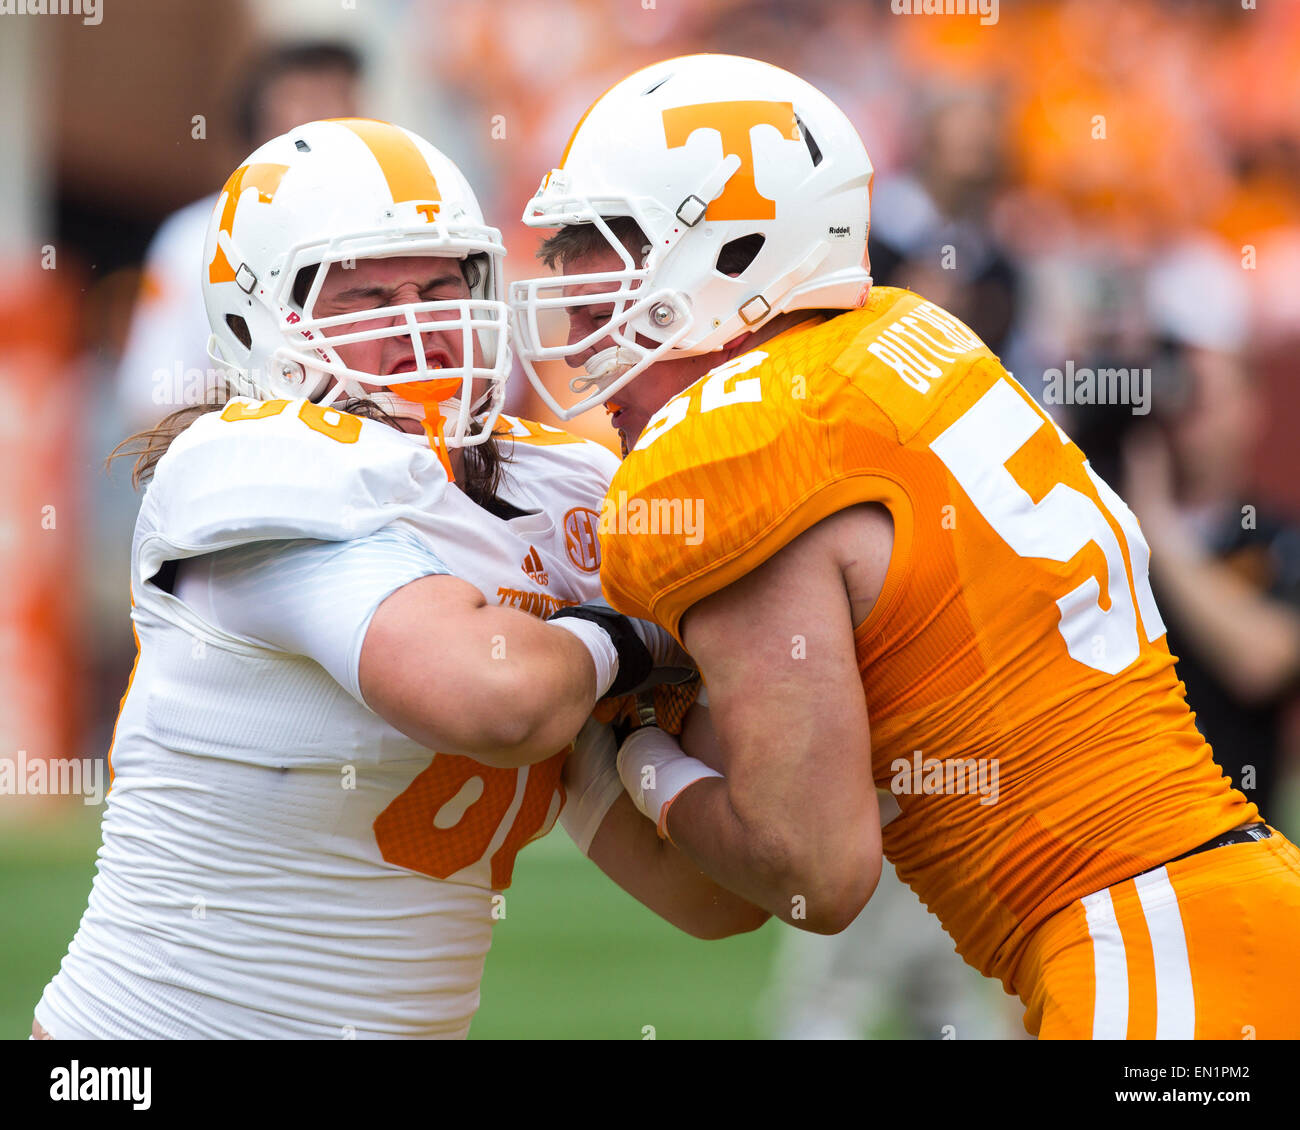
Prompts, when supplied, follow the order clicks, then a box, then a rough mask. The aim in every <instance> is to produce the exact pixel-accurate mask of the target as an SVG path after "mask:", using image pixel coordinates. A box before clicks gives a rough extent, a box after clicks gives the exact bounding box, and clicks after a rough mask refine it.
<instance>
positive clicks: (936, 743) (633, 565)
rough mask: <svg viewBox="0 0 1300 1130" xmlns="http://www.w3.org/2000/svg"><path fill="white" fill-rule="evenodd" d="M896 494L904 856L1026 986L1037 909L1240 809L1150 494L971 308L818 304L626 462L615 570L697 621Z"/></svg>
mask: <svg viewBox="0 0 1300 1130" xmlns="http://www.w3.org/2000/svg"><path fill="white" fill-rule="evenodd" d="M864 502H876V503H880V504H883V505H884V506H886V507H887V508H888V509H889V512H890V514H891V515H892V517H893V522H894V549H893V556H892V559H891V562H890V567H889V571H888V574H887V577H886V580H885V585H884V589H883V591H882V592H881V595H880V598H879V600H878V601H877V603H876V605H875V608H874V609H873V611H872V613H871V614H870V616H869V617H868V618H867V620H866V621H864V622H863V623H862V624H860V625H858V626H857V630H856V633H855V639H856V646H857V658H858V665H859V668H860V670H861V672H862V689H863V693H864V695H865V696H866V702H867V708H868V716H869V718H870V723H871V739H872V740H871V745H872V768H873V776H874V778H875V781H876V785H877V786H878V787H879V788H882V789H891V790H892V791H893V792H894V793H895V794H896V795H897V797H898V800H899V803H900V806H901V809H902V813H901V815H900V816H899V817H897V818H896V819H895V820H894V821H892V822H891V823H889V824H888V825H886V827H885V829H884V848H885V853H886V855H887V856H888V857H889V859H890V861H891V862H892V863H893V864H894V866H895V867H896V868H897V870H898V873H899V875H900V876H902V878H903V879H904V880H905V881H906V882H908V883H909V884H910V885H911V886H912V887H913V888H914V889H915V890H916V892H917V893H918V894H919V895H920V896H921V898H922V899H923V900H924V902H925V903H926V904H927V905H928V906H929V908H930V909H931V910H932V911H933V912H934V913H935V914H937V915H938V917H939V919H940V920H941V921H942V923H943V925H944V927H945V929H947V931H948V932H949V933H950V934H951V935H952V936H953V938H954V940H955V941H956V943H957V949H958V952H959V953H961V954H962V955H963V956H964V957H965V958H966V960H967V961H969V962H970V963H971V964H972V965H974V966H976V968H978V969H980V970H981V971H982V972H984V973H985V974H987V975H990V976H996V977H1000V978H1002V980H1003V982H1004V984H1006V985H1007V986H1008V988H1010V982H1011V977H1012V976H1013V974H1014V972H1015V967H1016V963H1017V961H1018V959H1019V956H1020V954H1021V952H1022V950H1023V948H1024V946H1025V943H1026V941H1027V940H1028V938H1029V936H1030V934H1031V933H1032V932H1033V930H1034V929H1035V928H1036V927H1037V926H1038V925H1039V924H1040V923H1041V922H1043V921H1044V920H1045V919H1046V918H1048V917H1049V916H1050V915H1052V914H1053V913H1055V912H1056V911H1058V910H1060V909H1061V908H1063V907H1065V906H1067V905H1068V904H1069V903H1071V902H1072V901H1074V900H1075V899H1078V898H1080V897H1082V896H1085V895H1088V894H1091V893H1093V892H1095V891H1098V890H1101V889H1102V888H1104V887H1107V886H1109V885H1110V884H1112V883H1115V882H1118V881H1120V880H1122V879H1125V878H1128V877H1130V876H1132V875H1135V874H1137V873H1138V872H1139V871H1142V870H1143V869H1145V868H1148V867H1151V866H1154V865H1157V864H1160V863H1162V862H1164V861H1166V860H1169V859H1172V858H1173V857H1175V856H1177V855H1179V854H1181V853H1182V852H1184V851H1187V850H1189V849H1190V848H1193V847H1196V846H1197V845H1199V844H1201V843H1203V842H1205V841H1206V840H1208V839H1210V838H1211V837H1213V836H1215V835H1218V834H1219V833H1222V832H1224V831H1226V830H1228V829H1230V828H1233V827H1235V826H1236V825H1238V824H1241V823H1243V822H1244V821H1247V820H1250V819H1255V818H1257V812H1256V809H1255V806H1254V805H1252V804H1250V803H1249V802H1248V801H1247V800H1246V799H1245V798H1244V797H1243V796H1242V795H1241V794H1240V793H1238V792H1236V791H1235V790H1234V789H1232V788H1231V786H1230V785H1229V783H1228V781H1227V780H1226V779H1225V778H1224V777H1223V775H1222V774H1221V773H1220V771H1219V769H1218V767H1217V766H1216V765H1215V764H1214V762H1213V760H1212V756H1211V751H1210V748H1209V746H1208V745H1206V743H1205V741H1204V740H1203V739H1202V738H1201V736H1200V734H1199V733H1198V731H1197V730H1196V727H1195V725H1194V723H1193V715H1192V713H1191V711H1190V710H1189V709H1188V707H1187V703H1186V701H1185V699H1184V695H1183V686H1182V684H1181V683H1180V682H1179V681H1178V678H1177V676H1176V675H1175V672H1174V657H1173V656H1172V655H1170V653H1169V649H1168V647H1167V645H1166V643H1165V639H1164V631H1165V629H1164V625H1163V623H1162V622H1161V620H1160V615H1159V612H1158V610H1157V609H1156V605H1155V601H1154V599H1153V598H1152V597H1151V590H1150V586H1149V583H1148V580H1147V561H1148V550H1147V547H1146V543H1145V541H1144V540H1143V538H1142V534H1141V531H1140V530H1139V528H1138V524H1137V521H1136V519H1135V518H1134V517H1133V514H1132V512H1131V511H1130V510H1129V509H1128V507H1127V506H1125V504H1124V503H1123V502H1122V501H1121V500H1120V498H1119V497H1118V496H1117V495H1116V494H1115V493H1114V492H1113V491H1112V490H1111V489H1110V488H1109V487H1108V486H1107V485H1106V484H1105V483H1104V482H1103V481H1102V480H1100V479H1099V478H1097V477H1096V475H1094V474H1093V472H1092V470H1091V468H1090V467H1089V466H1088V464H1087V462H1086V460H1085V457H1084V454H1083V452H1082V451H1080V450H1079V448H1078V447H1076V446H1075V445H1074V444H1073V443H1071V442H1070V441H1069V439H1068V438H1067V437H1066V435H1065V434H1064V433H1063V432H1062V431H1061V430H1060V429H1059V428H1058V427H1057V426H1056V425H1055V424H1054V423H1053V422H1052V421H1051V420H1050V419H1049V418H1048V417H1047V416H1046V415H1045V414H1044V413H1043V412H1042V410H1041V409H1040V408H1038V406H1037V405H1036V404H1035V403H1034V402H1033V400H1032V399H1031V398H1030V397H1029V396H1028V395H1027V394H1026V393H1025V391H1024V390H1023V389H1022V388H1021V387H1020V386H1019V385H1018V384H1017V383H1016V382H1015V381H1014V380H1013V379H1012V377H1011V376H1010V374H1008V373H1007V372H1006V370H1004V369H1003V368H1002V366H1001V365H1000V364H999V363H998V360H997V358H996V357H994V356H993V354H992V353H991V352H990V351H989V350H988V348H987V347H986V346H984V345H983V344H982V343H981V342H980V341H979V339H978V338H976V337H975V336H974V334H972V333H971V331H970V330H969V329H968V328H967V327H966V326H964V325H963V324H962V323H960V322H959V321H957V320H956V319H955V318H953V317H952V316H951V315H949V314H947V313H946V312H944V311H943V310H940V309H939V308H938V307H936V306H934V305H933V304H931V303H928V302H926V301H925V300H924V299H922V298H921V297H920V296H918V295H916V294H912V293H909V292H907V291H900V290H895V289H889V288H876V289H875V290H873V291H872V294H871V296H870V299H869V302H868V304H867V305H866V306H864V307H863V308H862V309H860V310H853V311H849V312H846V313H844V314H841V315H839V316H837V317H833V318H831V319H829V320H826V321H816V320H810V321H809V322H805V323H803V324H801V325H798V326H796V327H795V328H793V329H791V330H789V331H787V332H785V333H783V334H781V335H779V336H778V337H776V338H773V339H772V340H770V341H768V342H765V343H763V344H762V345H761V346H760V347H758V348H757V349H754V350H752V351H750V352H749V353H746V354H743V355H741V356H740V357H737V358H736V359H734V360H733V361H730V362H728V363H727V364H725V365H723V366H720V367H719V368H718V369H715V370H714V371H713V372H712V373H711V374H709V375H707V376H705V377H704V378H702V379H701V380H699V381H697V382H696V383H695V384H693V385H692V386H691V387H690V388H688V389H687V390H685V391H684V392H683V393H681V394H680V395H679V396H677V397H675V398H674V399H673V400H671V401H669V402H668V403H667V404H666V405H664V407H663V408H661V409H660V410H659V412H657V413H656V414H655V415H654V416H653V417H652V418H651V420H650V421H649V423H648V424H647V426H646V429H645V431H644V432H643V433H642V436H641V438H640V439H639V440H638V442H637V444H636V446H635V448H634V449H633V450H632V452H631V453H630V454H629V456H628V458H627V459H626V460H625V461H624V463H623V465H622V467H621V468H620V470H619V472H618V473H617V475H616V476H615V478H614V481H613V482H612V484H611V486H610V493H609V496H608V498H607V500H606V506H605V511H604V513H603V514H602V521H601V544H602V550H603V554H604V563H603V566H602V573H601V579H602V584H603V587H604V591H605V595H606V597H607V598H608V600H609V601H610V602H611V603H612V604H613V605H614V606H615V607H616V608H618V609H620V610H621V611H623V612H625V613H627V614H629V615H632V616H639V617H642V618H646V619H650V620H655V621H657V622H658V623H660V624H662V625H663V626H664V627H666V628H668V629H669V630H671V631H673V632H674V633H677V634H678V635H679V636H680V622H681V618H682V615H683V614H684V613H685V612H686V611H687V609H689V608H690V607H691V606H692V605H693V604H694V603H696V602H697V601H699V600H701V599H702V598H704V597H706V596H708V595H709V594H711V593H713V592H716V591H718V590H719V589H721V588H723V587H724V586H726V585H728V584H729V583H731V582H732V581H734V580H736V579H737V578H739V577H741V576H744V575H745V574H746V573H748V572H750V571H752V570H753V569H754V568H756V567H757V566H758V565H759V564H761V563H762V562H763V561H765V560H766V559H767V558H769V557H770V556H772V555H773V554H774V553H776V552H777V551H778V550H779V549H780V548H781V547H782V546H784V545H786V544H787V543H788V542H790V541H791V540H793V539H794V538H795V537H797V536H798V535H799V534H800V533H802V532H803V531H804V530H806V529H808V528H809V527H811V526H812V525H814V524H815V523H816V522H818V521H819V520H820V519H822V518H824V517H826V516H828V515H829V514H832V513H834V512H836V511H838V510H841V509H843V508H844V507H847V506H851V505H854V504H857V503H864Z"/></svg>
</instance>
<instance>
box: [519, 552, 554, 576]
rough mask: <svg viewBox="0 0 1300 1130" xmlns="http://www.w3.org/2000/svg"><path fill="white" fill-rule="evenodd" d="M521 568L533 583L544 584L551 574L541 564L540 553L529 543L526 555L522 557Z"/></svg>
mask: <svg viewBox="0 0 1300 1130" xmlns="http://www.w3.org/2000/svg"><path fill="white" fill-rule="evenodd" d="M523 570H524V572H525V573H527V574H528V576H529V577H530V578H531V579H532V580H533V582H534V583H535V584H539V585H546V584H550V582H551V575H550V574H549V573H548V572H547V571H546V567H545V566H544V565H543V564H542V558H541V554H539V553H538V552H537V550H536V549H535V548H534V547H533V546H531V545H530V546H529V547H528V555H527V556H526V557H525V558H524V564H523Z"/></svg>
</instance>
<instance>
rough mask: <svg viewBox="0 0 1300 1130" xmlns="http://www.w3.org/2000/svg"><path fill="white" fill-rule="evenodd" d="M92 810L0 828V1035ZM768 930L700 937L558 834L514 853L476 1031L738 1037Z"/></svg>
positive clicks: (74, 900) (44, 944)
mask: <svg viewBox="0 0 1300 1130" xmlns="http://www.w3.org/2000/svg"><path fill="white" fill-rule="evenodd" d="M100 811H101V810H100V809H98V808H83V807H82V806H77V810H76V811H72V810H71V806H70V808H69V814H68V816H67V818H66V819H60V820H57V821H53V822H47V823H42V824H38V825H31V824H27V823H26V822H24V824H22V825H8V826H0V908H3V911H2V913H3V923H4V925H3V927H2V928H0V963H2V964H0V968H2V969H3V974H2V975H0V1038H8V1039H15V1038H17V1039H25V1038H26V1037H27V1035H28V1033H29V1032H30V1031H31V1022H32V1006H33V1005H34V1004H35V1003H36V1001H37V999H38V998H39V997H40V994H41V990H42V989H43V988H44V986H45V983H46V982H47V981H48V980H49V978H50V977H51V976H52V975H53V974H54V973H55V971H56V970H57V969H58V967H59V961H60V960H61V959H62V957H63V954H64V952H65V951H66V950H67V946H68V942H69V940H70V939H71V938H72V935H73V934H74V933H75V931H76V928H77V923H78V921H80V918H81V912H82V910H83V909H84V908H85V904H86V896H87V894H88V892H89V890H90V884H91V881H92V879H93V878H94V874H95V864H94V856H95V849H96V848H97V847H98V846H99V813H100ZM777 929H778V927H777V926H775V925H773V924H771V923H769V924H768V925H767V926H765V927H764V928H763V929H762V930H759V931H757V932H755V933H753V934H746V935H742V936H741V937H738V938H729V939H727V940H725V941H721V942H701V941H696V940H695V939H694V938H690V937H687V936H686V935H685V934H683V933H681V932H680V931H678V930H676V929H674V928H673V927H671V926H669V925H668V924H667V923H665V922H663V921H661V920H660V919H659V918H657V917H655V916H654V915H653V914H651V913H650V912H649V911H648V910H646V909H645V908H644V907H642V906H641V905H640V904H639V903H637V902H636V901H634V900H633V899H632V898H631V897H630V896H629V895H626V894H624V893H623V892H622V891H621V890H619V889H618V888H617V887H616V886H615V885H614V884H613V883H611V882H610V881H609V880H608V879H606V878H605V876H604V875H602V874H601V873H600V872H599V871H597V870H596V868H595V866H594V865H593V864H591V863H590V862H588V861H587V860H586V859H584V858H583V857H582V856H581V855H580V854H579V853H578V851H577V849H576V848H574V847H573V845H572V843H571V842H570V841H569V839H568V837H567V836H566V835H565V834H564V833H563V832H562V831H556V832H554V833H552V834H551V835H549V836H547V837H546V838H545V839H543V840H540V841H539V842H537V843H535V844H532V845H530V846H529V847H528V848H526V849H525V850H524V851H523V852H522V853H521V854H520V856H519V862H518V864H517V866H516V868H515V880H514V884H513V885H512V886H511V888H510V890H509V891H508V892H507V895H506V917H505V918H504V919H502V920H501V921H499V922H498V923H497V924H496V928H495V934H494V938H493V942H492V951H491V953H489V955H488V960H487V972H486V975H485V977H484V979H483V995H482V1005H481V1007H480V1009H479V1012H478V1016H477V1017H476V1019H475V1021H474V1027H473V1030H472V1032H471V1038H474V1039H510V1038H519V1039H571V1038H589V1039H626V1040H640V1039H644V1038H646V1036H647V1035H648V1033H645V1032H644V1029H645V1028H646V1027H647V1026H650V1027H652V1028H653V1029H654V1034H655V1036H656V1038H658V1039H688V1038H694V1039H718V1038H722V1039H745V1038H753V1037H757V1036H759V1035H761V1033H760V1032H759V1030H758V1028H757V1024H756V1019H755V1004H756V1002H757V1001H758V999H759V995H760V993H761V991H762V988H763V985H764V983H765V981H766V978H767V971H768V967H769V964H770V960H771V956H772V950H773V948H774V945H775V940H776V934H775V931H776V930H777Z"/></svg>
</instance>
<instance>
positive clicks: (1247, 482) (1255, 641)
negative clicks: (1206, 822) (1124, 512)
mask: <svg viewBox="0 0 1300 1130" xmlns="http://www.w3.org/2000/svg"><path fill="white" fill-rule="evenodd" d="M1234 266H1235V264H1234V262H1233V260H1232V259H1231V257H1228V258H1227V260H1226V261H1218V262H1216V261H1215V259H1214V258H1213V257H1210V256H1206V255H1204V254H1196V253H1193V254H1187V253H1184V252H1179V253H1177V254H1175V256H1173V257H1172V258H1171V260H1170V261H1169V262H1167V263H1165V264H1162V265H1160V266H1158V267H1157V268H1155V269H1154V270H1153V271H1152V273H1151V276H1150V287H1149V303H1150V308H1151V311H1152V316H1153V320H1154V324H1155V326H1156V328H1157V330H1158V331H1159V332H1161V333H1162V334H1163V348H1162V350H1161V352H1160V353H1158V354H1157V362H1156V363H1157V365H1159V366H1160V367H1161V368H1162V369H1163V376H1164V378H1165V379H1164V381H1163V382H1162V384H1160V385H1157V391H1156V398H1155V408H1156V411H1153V413H1152V415H1151V417H1150V422H1149V423H1146V424H1145V426H1142V427H1139V428H1134V429H1132V431H1131V433H1130V434H1129V435H1128V437H1127V438H1126V440H1125V442H1124V444H1123V452H1122V453H1123V457H1124V470H1125V474H1124V479H1123V483H1122V488H1121V494H1122V495H1123V497H1124V498H1125V499H1126V500H1127V501H1128V502H1129V504H1130V505H1131V506H1132V508H1133V509H1134V511H1135V512H1136V513H1137V515H1138V518H1139V519H1140V520H1141V522H1142V530H1143V533H1144V534H1145V536H1146V539H1147V541H1148V542H1149V544H1150V546H1151V580H1152V586H1153V589H1154V591H1155V595H1156V600H1157V602H1158V604H1159V606H1160V609H1161V613H1162V615H1163V617H1164V619H1165V623H1166V625H1167V627H1168V629H1169V648H1170V650H1171V651H1172V652H1173V653H1174V654H1175V655H1176V656H1177V657H1178V671H1179V675H1180V677H1181V678H1182V680H1183V682H1184V684H1185V685H1186V687H1187V701H1188V703H1189V704H1190V705H1191V707H1192V709H1193V710H1195V711H1196V724H1197V726H1198V727H1199V728H1200V731H1201V733H1202V734H1203V735H1204V737H1205V739H1206V740H1207V741H1208V742H1209V743H1210V745H1211V746H1212V747H1213V748H1214V753H1215V760H1216V761H1217V762H1218V764H1219V765H1220V766H1221V767H1222V768H1223V770H1224V772H1225V774H1227V776H1229V777H1231V778H1232V780H1233V782H1234V783H1235V784H1236V785H1237V787H1238V788H1241V789H1242V790H1243V791H1244V792H1245V793H1246V795H1247V796H1248V797H1249V798H1250V799H1252V800H1254V801H1255V803H1256V804H1258V805H1259V808H1260V811H1261V813H1262V814H1263V816H1264V817H1265V819H1267V820H1269V821H1270V822H1271V823H1273V824H1275V825H1278V826H1280V827H1281V830H1282V831H1284V832H1285V833H1286V834H1287V835H1288V836H1291V837H1293V838H1294V836H1295V835H1296V833H1297V831H1298V829H1296V828H1294V827H1290V828H1289V827H1287V826H1286V825H1287V814H1286V813H1284V812H1282V811H1280V807H1281V785H1282V783H1283V779H1284V773H1285V768H1286V767H1285V766H1284V764H1282V757H1281V748H1282V729H1283V718H1284V714H1285V712H1286V710H1287V708H1288V706H1289V705H1290V704H1291V703H1293V702H1294V701H1295V698H1296V692H1297V691H1298V690H1300V526H1297V525H1295V524H1294V523H1292V522H1290V521H1288V520H1287V519H1286V518H1284V517H1283V516H1282V515H1281V514H1279V513H1276V512H1274V511H1273V510H1272V509H1271V508H1270V507H1269V505H1268V504H1267V503H1266V502H1263V503H1262V502H1261V500H1260V499H1259V497H1258V494H1257V492H1256V491H1255V490H1253V489H1252V487H1253V484H1252V482H1251V479H1250V470H1251V464H1252V461H1253V457H1254V454H1255V450H1256V445H1257V443H1258V440H1259V435H1260V426H1261V422H1262V418H1263V412H1264V411H1265V405H1264V404H1263V403H1262V402H1261V394H1260V388H1259V385H1258V383H1257V380H1256V378H1255V376H1254V374H1253V373H1252V372H1251V371H1250V369H1249V368H1248V366H1247V363H1246V361H1245V360H1244V358H1243V356H1242V353H1241V348H1242V346H1243V344H1244V339H1243V327H1244V313H1245V312H1244V310H1243V309H1242V296H1241V294H1240V288H1239V287H1238V286H1235V285H1233V274H1232V272H1233V268H1234ZM1238 273H1239V272H1238Z"/></svg>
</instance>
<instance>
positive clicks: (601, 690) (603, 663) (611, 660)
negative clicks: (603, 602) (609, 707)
mask: <svg viewBox="0 0 1300 1130" xmlns="http://www.w3.org/2000/svg"><path fill="white" fill-rule="evenodd" d="M547 623H549V624H551V625H552V626H553V627H556V628H563V629H564V630H565V631H566V632H571V633H572V634H573V635H575V636H577V637H578V639H580V640H581V641H582V642H583V643H584V644H585V645H586V648H587V650H588V651H589V652H591V659H592V662H593V663H595V664H596V697H597V698H598V699H599V698H603V697H604V696H605V692H606V691H607V690H609V688H610V687H611V686H612V685H613V683H614V680H615V678H617V677H618V649H617V648H616V647H615V646H614V641H613V640H611V639H610V638H609V634H608V633H607V632H606V631H605V629H604V628H602V627H601V626H600V625H599V624H595V623H593V622H592V621H590V620H580V619H579V618H578V617H576V616H561V617H560V618H559V619H556V620H548V621H547Z"/></svg>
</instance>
